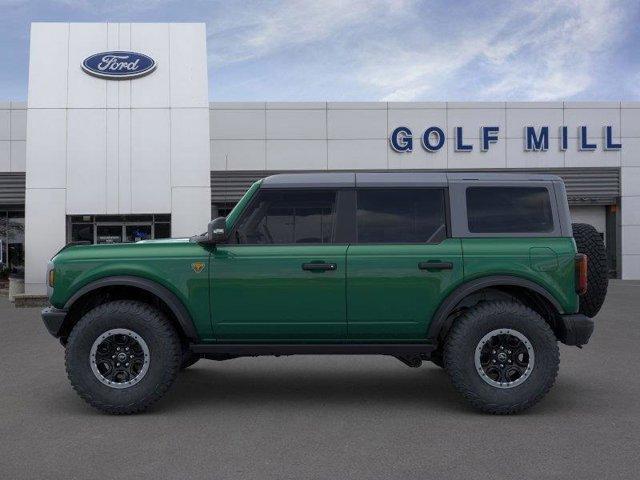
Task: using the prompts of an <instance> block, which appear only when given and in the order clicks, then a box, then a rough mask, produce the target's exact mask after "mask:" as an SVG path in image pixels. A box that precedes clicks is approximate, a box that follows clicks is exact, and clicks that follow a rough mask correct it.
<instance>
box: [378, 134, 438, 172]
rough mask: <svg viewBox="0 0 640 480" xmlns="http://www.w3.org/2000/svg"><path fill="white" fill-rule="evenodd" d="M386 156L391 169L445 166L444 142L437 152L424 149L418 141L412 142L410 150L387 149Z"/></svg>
mask: <svg viewBox="0 0 640 480" xmlns="http://www.w3.org/2000/svg"><path fill="white" fill-rule="evenodd" d="M414 141H415V140H414ZM387 156H388V162H389V168H391V169H396V168H398V169H404V170H406V169H415V168H432V169H433V168H438V169H440V168H447V144H446V142H445V144H444V145H443V146H442V148H441V149H440V150H438V151H437V152H427V151H425V150H424V149H423V148H422V147H421V146H420V142H418V143H417V144H415V143H414V146H413V151H412V152H396V151H394V150H391V149H389V150H388V151H387Z"/></svg>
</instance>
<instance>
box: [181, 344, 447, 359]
mask: <svg viewBox="0 0 640 480" xmlns="http://www.w3.org/2000/svg"><path fill="white" fill-rule="evenodd" d="M190 347H191V351H193V352H194V353H201V354H205V355H206V354H213V355H218V354H222V355H237V356H261V355H394V356H403V355H430V354H431V352H433V350H434V349H435V347H434V346H433V345H431V344H427V343H329V344H327V343H315V344H314V343H299V344H289V343H281V344H273V343H271V344H270V343H255V344H246V343H214V344H210V343H207V344H197V343H196V344H191V346H190Z"/></svg>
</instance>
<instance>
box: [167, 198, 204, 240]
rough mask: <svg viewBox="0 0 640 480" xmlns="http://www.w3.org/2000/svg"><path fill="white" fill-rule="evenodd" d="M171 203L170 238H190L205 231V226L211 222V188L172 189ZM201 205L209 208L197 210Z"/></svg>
mask: <svg viewBox="0 0 640 480" xmlns="http://www.w3.org/2000/svg"><path fill="white" fill-rule="evenodd" d="M171 202H172V207H171V236H172V237H174V238H177V237H190V236H193V235H196V234H198V233H202V232H204V231H206V230H207V224H208V223H209V221H210V220H211V188H210V187H209V186H207V187H174V188H173V189H172V200H171ZM202 205H207V206H208V207H209V208H198V207H199V206H202ZM194 207H195V208H194Z"/></svg>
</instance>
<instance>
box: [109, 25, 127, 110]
mask: <svg viewBox="0 0 640 480" xmlns="http://www.w3.org/2000/svg"><path fill="white" fill-rule="evenodd" d="M107 50H109V51H111V50H125V49H124V48H120V24H118V23H108V24H107ZM118 83H119V82H115V81H114V82H106V85H105V87H106V89H107V99H106V103H107V108H118V107H119V104H120V102H119V99H118V94H119V87H118Z"/></svg>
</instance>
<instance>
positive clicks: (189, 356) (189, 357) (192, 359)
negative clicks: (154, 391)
mask: <svg viewBox="0 0 640 480" xmlns="http://www.w3.org/2000/svg"><path fill="white" fill-rule="evenodd" d="M198 360H200V356H199V355H196V354H195V353H193V352H191V351H189V350H187V351H185V352H183V353H182V362H181V363H180V370H185V369H187V368H189V367H190V366H191V365H194V364H195V363H197V362H198Z"/></svg>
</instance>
